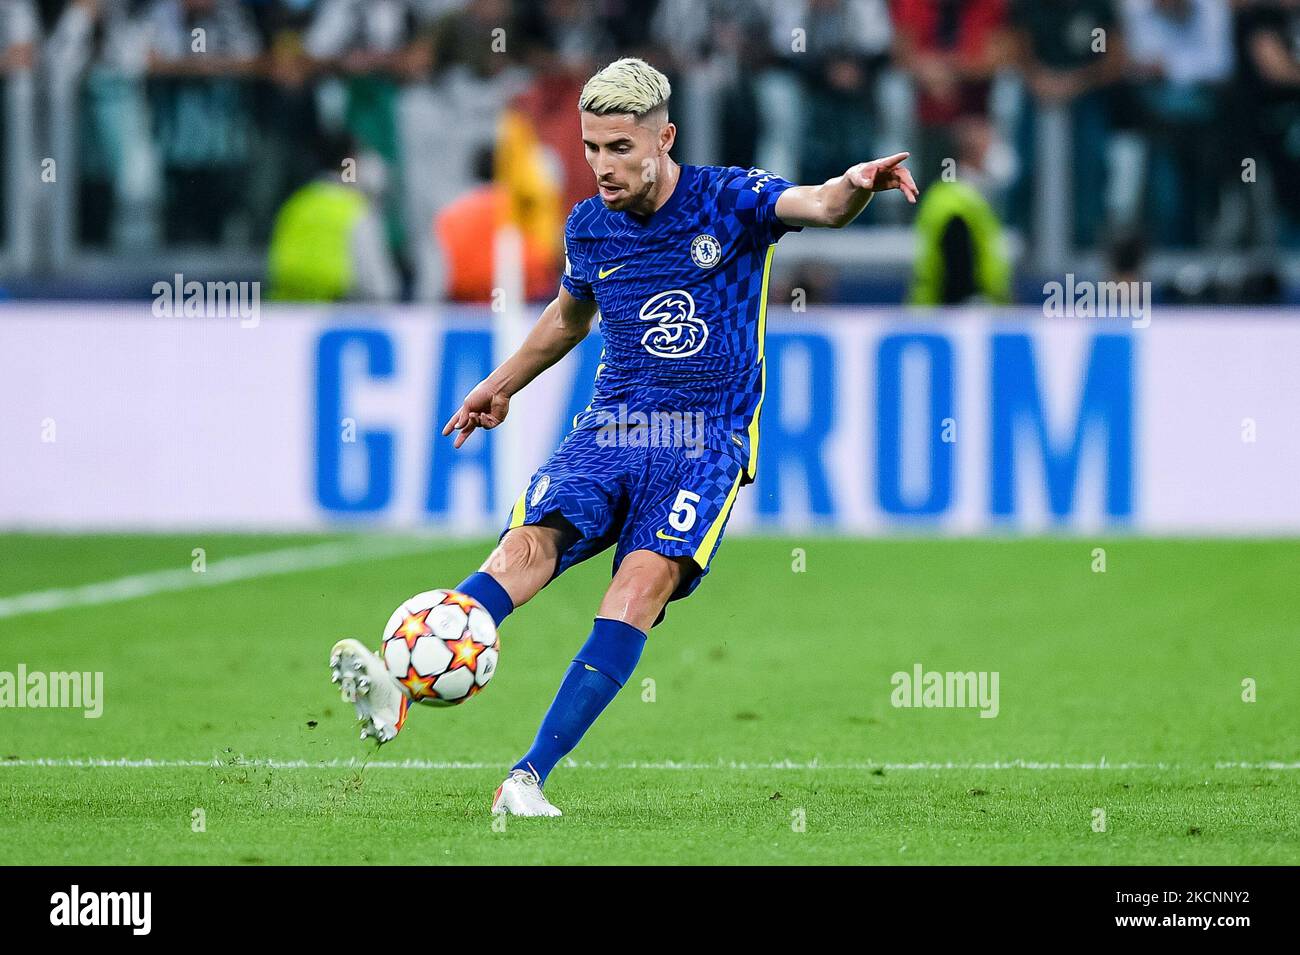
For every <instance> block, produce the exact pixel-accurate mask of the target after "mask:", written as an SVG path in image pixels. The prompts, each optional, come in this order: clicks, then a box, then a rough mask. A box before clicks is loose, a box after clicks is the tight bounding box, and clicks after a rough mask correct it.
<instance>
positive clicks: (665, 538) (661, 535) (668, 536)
mask: <svg viewBox="0 0 1300 955" xmlns="http://www.w3.org/2000/svg"><path fill="white" fill-rule="evenodd" d="M655 537H657V538H659V539H660V540H661V541H681V542H682V543H683V544H689V543H690V541H688V540H687V539H686V538H685V537H674V536H673V535H672V534H665V533H664V532H663V529H662V528H660V530H659V532H658V533H657V534H655Z"/></svg>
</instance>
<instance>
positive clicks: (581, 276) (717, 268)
mask: <svg viewBox="0 0 1300 955" xmlns="http://www.w3.org/2000/svg"><path fill="white" fill-rule="evenodd" d="M792 185H794V184H793V183H791V182H789V181H787V180H785V179H782V178H781V177H779V176H775V175H773V174H772V173H769V172H766V171H764V170H762V169H745V168H743V167H740V166H730V167H721V166H689V165H683V166H682V167H681V178H680V179H679V180H678V182H677V185H676V187H675V188H674V189H673V193H672V195H671V196H670V197H669V198H668V201H667V202H666V203H664V205H663V206H662V207H661V208H659V209H658V210H657V211H656V212H654V213H653V214H652V215H650V216H648V217H647V216H639V215H635V214H633V213H629V212H611V211H610V210H608V209H606V208H605V206H604V203H602V202H601V200H600V197H599V196H593V197H592V198H590V199H586V200H584V201H583V202H580V203H578V204H577V205H576V206H574V207H573V211H572V212H571V213H570V214H569V218H568V221H567V222H566V224H565V228H564V245H565V269H564V276H563V278H562V279H561V281H562V283H563V285H564V287H565V289H567V290H568V292H569V294H571V295H572V296H573V297H574V298H577V299H581V300H583V301H593V300H594V301H595V302H596V305H597V307H598V308H599V310H600V331H601V334H602V336H603V338H604V350H603V353H602V355H601V362H600V367H599V370H598V371H597V373H596V382H595V389H594V397H593V399H592V402H591V404H590V405H589V406H588V408H587V409H586V410H584V411H583V412H582V413H581V414H579V415H578V416H577V418H575V419H574V426H575V428H578V429H582V428H593V427H601V426H602V425H604V424H607V423H609V421H610V420H611V418H610V416H611V415H612V414H616V413H617V409H619V408H620V406H622V407H624V408H626V409H627V410H629V411H641V412H646V413H649V412H654V411H666V412H676V413H699V414H701V415H702V416H703V419H704V422H705V425H706V428H707V429H708V432H709V434H710V436H711V438H713V439H715V440H716V441H717V442H721V443H723V444H729V445H731V446H732V447H733V448H734V450H735V452H736V453H737V454H739V455H740V456H741V459H742V462H743V463H744V466H745V476H746V483H748V481H752V480H753V477H754V473H755V471H754V469H755V467H756V465H757V460H758V421H759V414H760V412H761V411H762V405H763V386H764V382H765V378H766V375H765V371H764V357H763V336H764V332H765V325H766V313H767V282H768V272H769V270H770V268H771V264H772V251H773V249H774V248H775V245H776V242H777V240H778V239H780V237H781V236H782V235H784V234H785V233H786V232H791V231H798V227H792V226H787V225H785V224H784V223H782V222H781V221H780V220H779V219H778V218H777V216H776V200H777V197H778V196H780V195H781V193H782V192H784V191H785V190H786V189H788V188H790V186H792Z"/></svg>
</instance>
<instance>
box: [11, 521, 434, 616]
mask: <svg viewBox="0 0 1300 955" xmlns="http://www.w3.org/2000/svg"><path fill="white" fill-rule="evenodd" d="M454 543H459V542H454V541H438V540H433V539H430V538H410V537H359V538H356V539H355V540H347V541H331V542H329V543H325V544H309V545H306V546H302V547H286V548H282V549H280V550H269V551H263V552H262V553H259V554H245V555H242V556H239V557H226V558H223V559H221V560H214V561H213V562H212V563H210V564H208V565H207V570H206V571H205V572H203V573H197V572H195V571H193V570H191V569H190V568H189V567H181V568H175V569H172V570H155V571H149V572H147V573H143V574H131V575H130V576H127V577H118V578H117V579H116V580H105V581H101V582H99V583H94V584H83V585H81V586H79V587H60V588H56V589H53V590H36V591H32V592H30V593H25V594H15V595H14V596H12V597H0V620H4V619H7V618H11V617H21V616H24V615H26V614H33V613H48V612H51V611H55V610H67V609H69V608H72V607H94V606H98V605H100V604H108V603H117V602H118V601H122V600H134V599H136V598H137V597H152V596H154V595H155V594H161V593H170V592H173V591H178V590H190V589H192V588H197V587H214V586H217V585H218V584H228V583H232V582H234V581H239V580H253V579H256V578H259V577H274V576H277V575H279V574H293V573H297V572H298V571H303V570H318V569H320V568H323V567H339V566H342V565H344V564H355V563H357V562H359V561H363V560H371V559H377V558H385V557H400V556H402V555H404V554H412V553H416V552H418V551H429V550H433V549H435V548H439V547H445V546H451V545H452V544H454Z"/></svg>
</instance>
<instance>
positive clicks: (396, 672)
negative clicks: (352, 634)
mask: <svg viewBox="0 0 1300 955" xmlns="http://www.w3.org/2000/svg"><path fill="white" fill-rule="evenodd" d="M499 652H500V643H499V641H498V639H497V628H496V625H495V624H493V623H492V616H491V614H489V613H488V612H487V611H486V610H484V609H483V605H482V604H480V603H479V602H478V601H477V600H475V599H474V598H473V597H469V596H466V595H465V594H462V593H458V592H457V591H455V590H426V591H425V592H424V593H422V594H416V595H415V596H414V597H412V598H411V599H410V600H408V601H406V602H405V603H404V604H402V605H401V606H400V607H398V608H397V609H396V610H394V611H393V615H392V616H391V617H389V618H388V625H387V626H385V627H384V642H383V645H382V646H381V647H380V649H379V655H380V656H381V657H383V659H384V665H385V666H387V667H388V672H389V673H391V674H393V676H395V677H397V679H398V681H399V682H400V683H401V684H402V685H403V686H405V687H406V689H407V691H408V692H409V693H410V694H411V699H412V700H415V701H417V702H420V703H428V704H431V705H433V706H455V705H456V704H457V703H464V702H465V701H466V700H468V699H469V698H470V697H471V696H474V695H475V694H476V693H478V692H479V690H481V689H483V687H485V686H487V683H488V680H490V679H492V674H493V673H495V672H496V669H497V655H498V653H499Z"/></svg>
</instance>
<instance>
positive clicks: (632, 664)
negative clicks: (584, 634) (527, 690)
mask: <svg viewBox="0 0 1300 955" xmlns="http://www.w3.org/2000/svg"><path fill="white" fill-rule="evenodd" d="M644 648H645V634H644V633H642V632H641V631H640V630H638V629H637V628H636V627H633V626H630V625H628V624H626V623H623V622H622V621H621V620H607V619H605V618H604V617H597V618H596V622H595V624H594V625H593V626H592V628H591V636H590V637H588V638H587V642H586V643H584V644H583V645H582V649H581V650H579V651H578V655H577V656H576V657H574V658H573V662H572V663H571V664H569V669H568V672H566V673H565V674H564V682H563V683H561V684H560V691H559V692H558V693H556V694H555V700H554V701H553V702H552V703H551V708H550V709H549V710H547V711H546V716H545V717H544V718H543V719H542V725H541V727H540V728H539V729H538V730H537V738H536V739H535V740H533V747H532V749H530V750H529V751H528V752H527V753H525V754H524V758H523V759H521V760H520V761H519V762H517V763H515V765H514V767H513V768H514V769H531V770H532V771H533V772H535V773H537V775H538V776H540V777H541V778H542V781H543V782H545V780H546V777H547V776H548V775H550V772H551V770H552V769H554V768H555V764H556V763H558V762H559V761H560V760H561V759H563V758H564V757H565V756H566V755H568V753H569V752H570V751H571V750H572V749H573V748H574V747H575V746H577V745H578V740H580V739H582V735H583V734H584V733H586V732H587V730H589V729H590V728H591V724H592V723H594V722H596V717H598V716H600V714H601V713H602V712H603V711H604V709H605V707H606V706H608V705H609V701H610V700H612V699H614V697H615V696H616V695H617V694H618V691H619V690H620V689H621V688H622V687H623V684H624V683H626V682H627V681H628V679H629V678H630V677H631V676H632V671H633V670H635V669H636V664H637V661H638V660H640V659H641V651H642V649H644Z"/></svg>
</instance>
